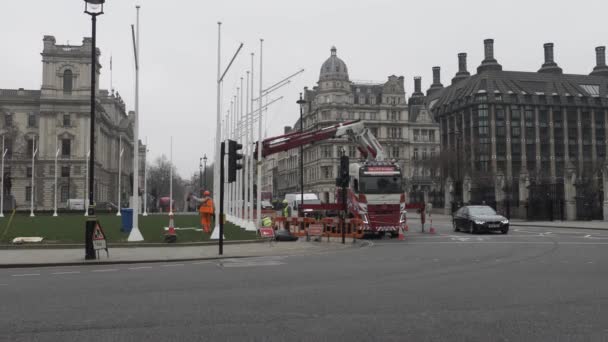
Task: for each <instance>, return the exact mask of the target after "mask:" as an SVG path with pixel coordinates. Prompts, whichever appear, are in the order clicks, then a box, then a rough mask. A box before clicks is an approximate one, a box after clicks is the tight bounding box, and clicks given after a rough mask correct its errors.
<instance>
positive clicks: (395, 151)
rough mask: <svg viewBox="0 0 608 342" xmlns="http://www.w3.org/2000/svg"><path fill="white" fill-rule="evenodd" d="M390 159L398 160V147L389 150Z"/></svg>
mask: <svg viewBox="0 0 608 342" xmlns="http://www.w3.org/2000/svg"><path fill="white" fill-rule="evenodd" d="M391 158H395V159H397V158H399V147H398V146H393V148H391Z"/></svg>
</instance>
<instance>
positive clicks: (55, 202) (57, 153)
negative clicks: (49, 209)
mask: <svg viewBox="0 0 608 342" xmlns="http://www.w3.org/2000/svg"><path fill="white" fill-rule="evenodd" d="M58 157H59V138H57V137H55V199H54V201H53V207H54V209H55V210H54V212H53V216H57V158H58ZM3 169H4V165H3ZM68 197H69V196H68ZM85 201H86V200H85Z"/></svg>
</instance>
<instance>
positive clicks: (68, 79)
mask: <svg viewBox="0 0 608 342" xmlns="http://www.w3.org/2000/svg"><path fill="white" fill-rule="evenodd" d="M63 92H64V93H66V94H71V93H72V70H70V69H68V70H66V71H64V72H63Z"/></svg>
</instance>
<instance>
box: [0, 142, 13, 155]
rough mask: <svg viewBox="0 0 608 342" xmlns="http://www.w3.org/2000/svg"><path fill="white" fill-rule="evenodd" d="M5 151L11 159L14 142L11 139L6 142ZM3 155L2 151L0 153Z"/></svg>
mask: <svg viewBox="0 0 608 342" xmlns="http://www.w3.org/2000/svg"><path fill="white" fill-rule="evenodd" d="M4 150H5V151H6V157H8V158H10V157H12V156H13V141H12V140H10V139H5V140H4ZM0 153H1V151H0Z"/></svg>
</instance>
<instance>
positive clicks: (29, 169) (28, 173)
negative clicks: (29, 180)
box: [25, 166, 32, 177]
mask: <svg viewBox="0 0 608 342" xmlns="http://www.w3.org/2000/svg"><path fill="white" fill-rule="evenodd" d="M25 175H26V177H32V167H31V166H28V167H27V168H26V169H25Z"/></svg>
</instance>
